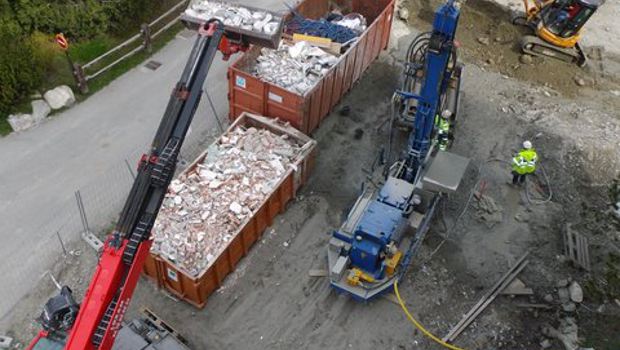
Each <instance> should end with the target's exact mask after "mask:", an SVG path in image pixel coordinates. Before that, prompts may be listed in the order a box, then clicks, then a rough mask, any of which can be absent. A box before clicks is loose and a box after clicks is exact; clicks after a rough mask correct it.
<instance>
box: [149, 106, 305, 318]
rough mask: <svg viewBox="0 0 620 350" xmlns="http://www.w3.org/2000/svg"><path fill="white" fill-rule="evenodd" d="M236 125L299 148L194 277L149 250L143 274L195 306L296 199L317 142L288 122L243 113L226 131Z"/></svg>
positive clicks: (219, 282)
mask: <svg viewBox="0 0 620 350" xmlns="http://www.w3.org/2000/svg"><path fill="white" fill-rule="evenodd" d="M237 126H245V127H248V128H249V127H254V128H257V129H267V130H269V131H271V132H272V133H275V134H277V135H284V134H286V135H288V137H289V138H291V139H294V140H296V142H297V144H299V145H302V147H301V149H302V150H301V153H300V155H299V156H298V157H297V160H296V162H295V163H294V164H293V165H294V166H292V167H289V169H288V170H287V171H286V172H285V173H284V174H283V175H282V177H281V178H280V179H279V181H278V182H277V184H276V186H274V190H273V191H272V192H271V193H270V194H269V195H267V196H266V197H265V199H264V200H263V202H262V203H261V204H260V205H259V206H258V208H257V209H255V210H254V211H253V213H252V215H251V216H250V217H249V218H248V219H246V220H245V221H244V222H242V223H241V225H239V228H238V229H237V231H236V232H235V233H234V234H232V238H231V239H230V240H229V241H228V242H227V244H226V246H225V247H224V249H223V250H222V251H221V253H220V254H219V255H218V256H216V257H215V258H214V259H213V260H212V261H211V262H210V263H209V265H208V266H207V267H206V268H205V269H203V270H202V271H201V272H200V273H199V274H198V275H197V276H193V275H192V274H190V273H189V272H187V271H185V270H184V269H183V268H180V267H179V266H178V265H176V264H175V263H173V262H172V261H170V260H168V259H167V258H166V257H164V256H162V255H160V254H155V253H151V254H150V255H149V256H148V257H147V259H146V262H145V264H144V269H143V271H144V274H145V275H146V276H147V277H149V278H150V279H151V280H153V281H154V282H155V283H157V285H158V287H160V288H165V289H166V290H168V291H169V292H171V293H172V294H173V295H175V296H176V297H178V298H180V299H183V300H185V301H187V302H188V303H190V304H192V305H194V306H196V307H198V308H202V307H204V306H205V304H206V301H207V297H208V296H209V295H210V294H211V293H212V292H213V291H215V290H216V289H217V288H218V287H219V286H221V285H222V282H223V280H224V278H225V277H226V276H227V275H228V274H229V273H231V272H232V271H233V270H234V269H235V266H236V265H237V263H238V262H239V261H240V260H241V258H242V257H244V256H245V255H246V254H247V253H248V251H249V250H250V248H251V247H252V245H253V244H254V243H255V242H256V241H257V240H258V239H260V238H261V236H262V234H263V232H264V231H265V229H266V228H267V227H269V226H271V224H272V223H273V219H274V218H275V217H276V216H277V215H278V214H279V213H282V212H284V210H285V209H286V204H287V203H288V202H289V201H290V200H291V199H293V198H295V195H296V193H297V191H298V189H299V188H300V187H301V186H302V185H303V184H304V183H305V182H306V181H307V178H308V175H309V173H310V171H311V169H312V168H313V163H314V156H315V147H316V141H314V140H312V139H311V138H310V137H308V136H306V135H305V134H303V133H301V132H300V131H298V130H296V129H294V128H293V127H291V126H290V125H289V124H288V123H282V122H280V121H278V120H275V119H271V118H266V117H263V116H258V115H253V114H250V113H242V114H241V116H240V117H239V118H238V119H237V120H236V121H235V122H234V123H233V124H232V125H231V126H230V128H229V129H228V131H231V130H234V129H235V128H236V127H237ZM218 142H219V141H218ZM206 156H207V151H205V152H204V153H202V154H201V155H200V156H199V157H198V158H197V159H196V160H195V161H194V162H193V163H192V164H191V165H190V166H189V167H188V168H187V169H186V170H185V171H184V172H183V174H186V173H188V172H191V171H193V170H194V169H195V168H196V167H197V166H198V164H200V163H201V162H202V161H203V160H204V158H205V157H206Z"/></svg>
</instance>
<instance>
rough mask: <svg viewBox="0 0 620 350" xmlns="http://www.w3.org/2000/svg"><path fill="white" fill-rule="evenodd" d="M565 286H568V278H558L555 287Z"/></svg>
mask: <svg viewBox="0 0 620 350" xmlns="http://www.w3.org/2000/svg"><path fill="white" fill-rule="evenodd" d="M566 286H568V280H567V279H565V278H564V279H561V280H559V281H558V283H557V284H556V287H558V288H563V287H566Z"/></svg>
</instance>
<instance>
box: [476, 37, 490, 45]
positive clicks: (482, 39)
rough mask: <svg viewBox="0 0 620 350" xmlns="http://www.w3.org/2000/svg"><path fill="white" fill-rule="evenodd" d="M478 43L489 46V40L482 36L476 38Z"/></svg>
mask: <svg viewBox="0 0 620 350" xmlns="http://www.w3.org/2000/svg"><path fill="white" fill-rule="evenodd" d="M478 42H479V43H480V44H482V45H489V43H490V40H489V38H487V37H483V36H481V37H479V38H478Z"/></svg>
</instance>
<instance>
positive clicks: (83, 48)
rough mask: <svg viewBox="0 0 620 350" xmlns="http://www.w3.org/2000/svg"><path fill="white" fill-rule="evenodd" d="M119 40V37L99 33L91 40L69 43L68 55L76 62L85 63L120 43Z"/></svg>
mask: <svg viewBox="0 0 620 350" xmlns="http://www.w3.org/2000/svg"><path fill="white" fill-rule="evenodd" d="M120 42H121V39H117V38H112V37H110V36H108V35H105V34H101V35H99V36H98V37H96V38H94V39H92V40H88V41H85V42H80V43H75V44H73V45H71V46H70V47H69V55H70V56H71V58H72V59H73V60H74V61H76V62H80V63H87V62H89V61H91V60H93V59H95V58H96V57H97V56H100V55H102V54H103V53H105V52H106V51H108V50H109V49H111V48H113V47H114V46H116V45H118V44H120Z"/></svg>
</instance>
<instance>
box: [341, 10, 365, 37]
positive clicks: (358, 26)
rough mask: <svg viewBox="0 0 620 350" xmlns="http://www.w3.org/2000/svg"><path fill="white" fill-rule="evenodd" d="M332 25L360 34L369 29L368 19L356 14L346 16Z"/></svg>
mask: <svg viewBox="0 0 620 350" xmlns="http://www.w3.org/2000/svg"><path fill="white" fill-rule="evenodd" d="M332 23H334V24H338V25H341V26H343V27H347V28H349V29H352V30H354V31H356V32H358V33H363V32H364V31H365V30H366V28H367V26H366V17H364V16H362V15H361V14H359V13H354V12H353V13H349V14H347V15H345V16H344V17H342V19H339V20H335V21H332Z"/></svg>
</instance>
